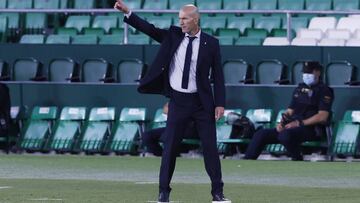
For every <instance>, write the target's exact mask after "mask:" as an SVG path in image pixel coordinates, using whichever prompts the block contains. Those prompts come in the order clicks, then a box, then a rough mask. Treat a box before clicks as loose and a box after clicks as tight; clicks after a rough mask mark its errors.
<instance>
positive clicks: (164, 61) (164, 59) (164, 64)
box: [124, 13, 225, 111]
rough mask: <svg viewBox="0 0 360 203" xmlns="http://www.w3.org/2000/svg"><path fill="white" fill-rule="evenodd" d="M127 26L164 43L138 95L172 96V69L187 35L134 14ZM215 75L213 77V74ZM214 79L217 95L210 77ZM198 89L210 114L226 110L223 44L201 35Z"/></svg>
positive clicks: (127, 19)
mask: <svg viewBox="0 0 360 203" xmlns="http://www.w3.org/2000/svg"><path fill="white" fill-rule="evenodd" d="M124 22H126V23H128V24H129V25H131V26H133V27H134V28H136V29H137V30H139V31H141V32H143V33H145V34H147V35H148V36H150V37H151V38H153V39H154V40H156V41H158V42H159V43H161V45H160V49H159V52H158V53H157V55H156V57H155V59H154V61H153V63H152V64H151V66H150V69H149V70H148V72H147V74H146V75H145V77H144V78H143V79H141V80H140V85H139V87H138V91H139V92H140V93H147V94H162V95H165V96H167V97H169V96H170V89H171V88H170V83H169V66H170V63H171V60H172V58H173V56H174V53H175V52H176V50H177V48H178V47H179V45H180V43H181V41H182V40H183V38H184V37H185V34H184V33H183V32H182V31H181V28H179V27H176V26H171V27H170V28H169V29H168V30H165V29H159V28H156V27H155V26H154V25H153V24H150V23H148V22H147V21H145V20H143V19H141V18H139V17H138V16H137V15H136V14H134V13H132V14H131V15H130V17H129V18H126V17H125V18H124ZM210 71H211V74H210ZM210 75H212V78H213V79H214V94H213V91H212V88H211V84H210V79H209V76H210ZM196 85H197V89H198V93H199V96H200V99H201V103H202V104H203V106H204V108H205V109H206V110H208V111H214V108H215V106H222V107H224V106H225V85H224V76H223V72H222V68H221V56H220V46H219V41H218V40H217V39H216V38H214V37H212V36H210V35H208V34H206V33H204V32H201V35H200V47H199V55H198V61H197V68H196Z"/></svg>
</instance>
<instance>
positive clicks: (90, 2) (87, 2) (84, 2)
mask: <svg viewBox="0 0 360 203" xmlns="http://www.w3.org/2000/svg"><path fill="white" fill-rule="evenodd" d="M74 8H75V9H93V8H96V2H95V0H75V1H74Z"/></svg>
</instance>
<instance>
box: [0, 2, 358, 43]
mask: <svg viewBox="0 0 360 203" xmlns="http://www.w3.org/2000/svg"><path fill="white" fill-rule="evenodd" d="M2 12H6V13H66V14H73V13H75V14H79V13H91V14H103V13H118V12H119V11H117V10H115V9H0V13H2ZM132 12H134V13H178V12H179V11H178V10H158V9H133V10H132ZM200 13H207V14H231V13H233V14H250V13H253V14H285V15H286V21H287V22H286V23H287V39H288V41H289V42H290V41H291V25H292V24H291V19H292V15H293V14H321V15H360V10H351V11H333V10H328V11H324V10H312V11H309V10H200ZM128 27H129V26H128V24H126V23H124V44H127V42H128Z"/></svg>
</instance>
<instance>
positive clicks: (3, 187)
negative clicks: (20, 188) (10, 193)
mask: <svg viewBox="0 0 360 203" xmlns="http://www.w3.org/2000/svg"><path fill="white" fill-rule="evenodd" d="M10 188H13V187H11V186H0V190H1V189H10Z"/></svg>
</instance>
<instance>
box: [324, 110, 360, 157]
mask: <svg viewBox="0 0 360 203" xmlns="http://www.w3.org/2000/svg"><path fill="white" fill-rule="evenodd" d="M357 113H359V111H357ZM359 134H360V125H359V123H351V122H346V121H339V123H338V124H337V126H336V131H335V134H334V136H333V143H332V145H331V148H330V154H331V158H333V157H334V156H355V155H356V153H357V150H358V149H357V147H356V145H357V143H358V139H359Z"/></svg>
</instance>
